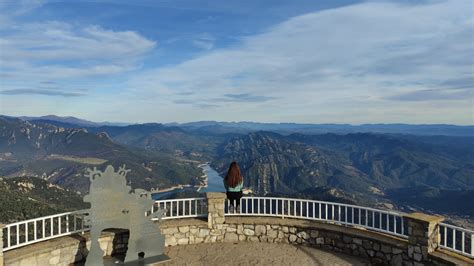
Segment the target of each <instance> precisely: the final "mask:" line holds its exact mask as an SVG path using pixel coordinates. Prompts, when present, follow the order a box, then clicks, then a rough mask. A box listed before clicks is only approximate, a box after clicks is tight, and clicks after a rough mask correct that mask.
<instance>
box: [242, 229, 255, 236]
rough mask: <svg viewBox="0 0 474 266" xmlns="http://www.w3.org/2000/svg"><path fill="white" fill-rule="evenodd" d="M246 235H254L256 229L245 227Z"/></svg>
mask: <svg viewBox="0 0 474 266" xmlns="http://www.w3.org/2000/svg"><path fill="white" fill-rule="evenodd" d="M244 235H246V236H253V235H255V231H254V230H252V229H249V228H245V229H244Z"/></svg>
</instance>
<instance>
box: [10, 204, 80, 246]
mask: <svg viewBox="0 0 474 266" xmlns="http://www.w3.org/2000/svg"><path fill="white" fill-rule="evenodd" d="M87 230H88V228H87V226H85V224H84V211H73V212H65V213H60V214H55V215H50V216H45V217H40V218H35V219H31V220H26V221H21V222H16V223H12V224H7V225H5V227H4V228H3V250H4V251H7V250H10V249H14V248H19V247H22V246H26V245H30V244H33V243H37V242H40V241H45V240H49V239H53V238H57V237H62V236H66V235H71V234H75V233H81V232H85V231H87Z"/></svg>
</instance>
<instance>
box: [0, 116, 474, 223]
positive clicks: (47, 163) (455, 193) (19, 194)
mask: <svg viewBox="0 0 474 266" xmlns="http://www.w3.org/2000/svg"><path fill="white" fill-rule="evenodd" d="M386 128H387V127H386ZM353 129H354V128H351V130H353ZM314 130H315V131H316V130H317V132H312V131H311V130H310V128H309V127H308V126H307V125H305V126H304V127H303V128H301V129H298V127H297V126H295V125H293V124H292V125H291V127H286V128H285V127H284V126H283V125H274V126H273V127H272V126H271V125H268V124H262V125H260V126H259V124H251V127H250V126H248V125H246V124H225V123H221V124H219V123H217V122H216V123H210V122H206V123H204V122H203V123H202V124H199V123H198V122H196V123H188V124H170V125H163V124H137V125H129V126H110V125H106V126H101V125H95V126H84V125H79V124H74V123H67V122H65V121H61V122H58V121H54V120H42V119H37V120H35V119H30V120H21V119H17V118H9V117H2V116H0V176H1V177H3V179H2V182H3V184H4V185H3V186H2V189H3V195H8V196H5V197H4V198H3V199H2V205H1V206H0V207H1V208H3V209H2V213H8V215H4V217H2V219H3V222H11V221H13V220H16V219H25V218H33V217H35V216H38V215H44V214H48V213H51V212H54V211H60V210H72V209H78V208H83V207H84V206H83V204H82V197H83V196H84V195H85V194H87V193H88V188H89V180H88V179H87V178H84V173H85V170H86V169H87V168H93V167H97V169H102V170H103V169H105V167H106V166H107V165H109V164H111V165H113V166H114V167H118V166H121V165H123V164H125V165H126V167H127V168H129V169H131V172H130V173H129V175H128V176H127V181H128V183H129V185H131V186H132V188H143V189H146V190H149V191H151V192H153V193H155V195H157V196H154V197H155V198H158V197H159V198H162V197H175V196H180V197H181V196H196V195H199V193H204V192H208V191H223V190H224V189H223V183H222V176H224V175H225V173H226V171H227V168H228V166H229V164H230V162H232V161H233V160H235V161H237V162H238V163H239V165H240V168H241V170H242V174H243V176H244V187H245V188H246V190H247V191H250V192H251V195H258V196H285V197H297V198H308V199H316V200H328V201H336V202H345V203H353V204H359V205H364V206H372V207H377V208H382V209H393V210H399V211H404V212H411V211H422V212H425V213H434V214H440V215H443V216H445V217H447V219H448V221H449V222H452V223H455V224H458V225H464V226H467V227H469V228H474V226H473V224H474V208H473V207H472V206H474V202H473V200H474V151H473V150H474V149H472V147H474V136H469V134H470V133H468V134H467V135H462V136H459V132H466V131H467V132H470V131H469V130H470V128H468V129H465V128H463V130H460V129H456V132H457V133H456V134H457V135H439V136H437V135H432V134H426V135H424V134H416V135H415V134H400V132H398V131H396V132H395V133H390V132H383V133H380V132H376V133H372V132H359V133H356V132H337V134H336V133H333V132H331V128H328V129H327V131H328V132H324V131H323V132H322V128H321V127H317V128H315V129H314ZM338 130H339V131H340V130H341V128H338ZM410 130H411V131H414V130H415V129H413V128H410ZM417 130H421V129H417ZM417 132H419V131H417ZM448 133H449V132H448ZM448 133H446V134H448ZM205 162H208V164H207V163H205ZM25 178H27V179H28V180H30V181H28V182H29V183H31V184H33V185H34V188H32V187H31V186H29V187H30V189H29V190H28V191H26V190H25V189H24V188H23V187H21V185H20V186H19V185H15V184H17V183H18V182H20V181H19V180H23V179H25ZM12 182H13V183H12ZM15 182H17V183H15ZM22 182H23V181H21V182H20V183H22ZM35 182H42V183H41V184H37V183H35ZM54 189H56V190H54ZM42 190H45V191H42ZM59 190H60V191H61V192H59ZM158 192H159V193H158ZM50 193H53V194H58V195H61V196H60V197H59V198H55V197H52V196H47V197H46V196H45V195H50ZM13 195H15V196H13ZM158 195H159V196H158ZM66 198H68V199H69V200H66ZM12 201H13V202H21V206H27V205H28V204H29V205H31V206H30V207H25V208H26V209H25V210H30V209H31V208H35V210H38V211H31V212H30V211H25V210H22V211H20V213H18V214H13V213H12V212H14V210H12V209H9V206H11V204H7V202H12ZM18 204H20V203H18ZM38 204H40V205H41V206H44V207H41V208H37V207H34V206H38ZM7 205H8V206H7ZM48 206H49V207H48ZM51 206H53V207H51Z"/></svg>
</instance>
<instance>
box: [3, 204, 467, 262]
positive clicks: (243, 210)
mask: <svg viewBox="0 0 474 266" xmlns="http://www.w3.org/2000/svg"><path fill="white" fill-rule="evenodd" d="M229 206H230V201H229V200H227V201H226V203H225V205H224V208H225V209H224V211H225V215H227V216H273V217H281V218H285V217H288V218H297V219H306V220H318V221H323V222H328V223H335V224H342V225H349V226H354V227H361V228H365V229H368V230H372V231H378V232H382V233H386V234H390V235H395V236H398V237H401V238H408V235H407V233H408V230H407V224H406V223H405V221H404V219H403V216H402V214H401V213H398V212H392V211H384V210H377V209H373V208H368V207H362V206H356V205H351V204H343V203H335V202H326V201H316V200H305V199H291V198H270V197H243V198H241V199H240V204H239V208H234V209H233V210H230V209H229ZM159 210H161V211H163V218H162V219H164V220H166V219H176V218H191V217H206V216H207V214H208V210H207V199H206V198H186V199H170V200H157V201H155V203H154V204H153V207H152V209H151V213H155V212H157V211H159ZM86 212H87V210H81V211H73V212H66V213H60V214H55V215H50V216H46V217H40V218H35V219H31V220H26V221H21V222H16V223H12V224H8V225H5V227H4V228H3V250H4V251H8V250H11V249H14V248H18V247H22V246H26V245H29V244H33V243H36V242H40V241H45V240H49V239H52V238H57V237H62V236H66V235H70V234H74V233H81V232H85V231H87V230H89V228H88V227H87V226H86V225H85V223H84V221H85V216H84V215H85V214H86ZM156 219H157V218H153V220H156ZM440 234H441V243H440V245H441V248H443V249H447V250H450V251H453V252H456V253H459V254H461V255H464V256H467V257H470V258H474V231H472V230H468V229H464V228H461V227H457V226H453V225H449V224H444V223H442V224H440Z"/></svg>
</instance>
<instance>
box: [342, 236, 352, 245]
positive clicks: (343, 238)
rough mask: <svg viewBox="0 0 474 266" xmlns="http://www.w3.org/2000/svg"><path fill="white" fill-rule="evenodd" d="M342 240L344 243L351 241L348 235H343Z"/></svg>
mask: <svg viewBox="0 0 474 266" xmlns="http://www.w3.org/2000/svg"><path fill="white" fill-rule="evenodd" d="M342 240H343V241H344V243H346V244H347V243H351V242H352V237H349V236H343V237H342Z"/></svg>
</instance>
